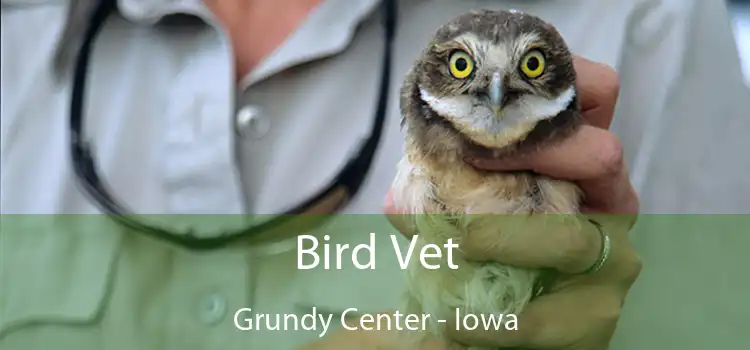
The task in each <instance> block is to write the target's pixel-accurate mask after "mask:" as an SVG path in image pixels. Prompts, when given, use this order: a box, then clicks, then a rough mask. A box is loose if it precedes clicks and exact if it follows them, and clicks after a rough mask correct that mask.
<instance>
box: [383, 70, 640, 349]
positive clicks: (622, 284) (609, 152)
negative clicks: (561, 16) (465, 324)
mask: <svg viewBox="0 0 750 350" xmlns="http://www.w3.org/2000/svg"><path fill="white" fill-rule="evenodd" d="M574 61H575V69H576V72H577V74H578V76H579V80H578V82H577V87H578V91H579V97H580V99H581V101H580V102H581V106H582V108H581V109H582V116H583V118H584V119H585V120H586V122H587V124H588V125H586V126H583V127H581V128H580V129H578V130H577V131H576V133H575V134H574V135H572V136H571V137H569V138H567V139H566V141H564V142H562V143H560V144H558V145H557V146H556V147H554V148H546V149H543V150H541V151H540V152H537V153H532V154H528V155H527V156H524V157H519V158H511V159H508V158H506V159H503V160H502V161H500V160H497V159H494V158H491V157H488V158H479V159H473V160H470V162H471V163H472V164H473V165H474V166H476V167H478V168H482V169H486V170H491V171H514V170H533V171H535V172H538V173H541V174H545V175H549V176H551V177H555V178H562V179H567V180H570V181H573V182H575V183H576V184H578V186H580V187H581V189H582V190H583V192H584V202H583V205H582V208H583V210H582V211H584V212H586V213H591V214H595V213H617V214H623V215H617V216H612V215H608V216H606V217H603V218H601V219H598V220H599V222H600V223H602V224H603V226H604V228H605V229H606V230H607V232H608V233H609V235H610V237H611V238H612V253H611V255H610V256H609V259H608V260H607V263H606V265H605V266H603V267H602V269H601V270H600V271H599V272H597V273H596V274H591V275H578V276H571V277H568V278H563V279H562V280H560V281H559V283H558V284H556V285H555V286H553V287H552V289H551V291H549V294H546V295H543V296H541V297H538V298H537V299H535V300H533V301H532V302H531V303H529V304H528V305H527V306H526V308H525V309H524V311H523V312H521V314H520V315H519V319H518V323H519V327H518V330H515V331H504V332H485V331H474V332H464V333H450V334H449V336H450V337H452V338H453V339H454V340H455V341H457V342H459V343H462V344H467V345H470V346H485V347H498V348H499V347H503V348H505V347H517V348H534V349H537V348H538V349H555V350H557V349H560V350H562V349H571V350H572V349H575V350H598V349H605V348H606V347H607V344H608V343H609V340H610V338H611V337H612V335H613V332H614V330H615V326H616V323H617V320H618V318H619V314H620V310H621V307H622V303H623V300H624V298H625V296H626V294H627V292H628V290H629V289H630V287H631V285H632V284H633V282H634V281H635V279H636V278H637V276H638V275H639V273H640V268H641V262H640V258H639V256H638V254H637V253H636V252H635V251H634V250H633V248H632V246H631V245H630V243H629V242H628V231H629V230H630V228H631V227H632V225H633V224H634V220H635V217H636V215H635V214H637V212H638V207H639V204H638V198H637V196H636V194H635V191H634V190H633V188H632V186H631V184H630V181H629V179H628V174H627V169H626V167H625V165H624V163H623V161H622V149H621V147H620V144H619V142H618V140H617V138H616V137H615V136H614V135H613V134H612V133H610V132H609V131H608V130H607V128H608V127H609V125H610V124H611V121H612V117H613V114H614V108H615V103H616V101H617V95H618V79H617V74H616V73H615V72H614V71H613V70H612V69H611V68H609V67H607V66H604V65H601V64H599V63H596V62H592V61H589V60H586V59H584V58H581V57H575V59H574ZM385 207H386V208H385V210H386V212H387V213H389V214H396V215H393V216H392V222H393V224H394V226H396V227H397V228H398V229H400V230H401V231H402V232H403V233H404V234H406V235H410V234H412V233H413V232H411V228H410V227H409V226H408V225H407V224H405V223H404V222H402V221H400V218H402V216H400V215H398V214H401V211H400V210H399V209H398V203H394V202H393V198H392V196H391V194H390V193H389V195H388V197H387V199H386V204H385ZM613 218H616V219H614V220H613ZM544 234H545V239H539V238H538V237H534V236H533V235H531V234H530V235H523V236H518V237H517V238H518V240H517V241H511V240H506V241H505V244H504V245H502V246H494V248H495V249H494V250H492V251H488V250H486V249H484V250H479V251H478V252H476V254H474V256H476V257H477V258H478V259H486V258H488V257H490V258H493V259H495V260H498V261H501V262H503V263H506V264H510V265H516V266H523V267H534V268H538V267H546V268H553V269H556V270H558V271H562V272H564V273H565V272H567V273H574V272H579V271H583V270H585V269H586V268H587V267H588V266H590V265H591V264H592V262H593V261H595V260H596V258H597V256H598V254H599V249H600V247H599V246H600V242H599V238H598V236H597V235H596V233H595V232H593V230H592V229H591V227H587V229H585V230H583V231H573V230H562V231H558V232H554V233H550V232H545V233H544ZM477 247H479V245H478V246H477ZM472 253H474V252H469V253H467V255H472Z"/></svg>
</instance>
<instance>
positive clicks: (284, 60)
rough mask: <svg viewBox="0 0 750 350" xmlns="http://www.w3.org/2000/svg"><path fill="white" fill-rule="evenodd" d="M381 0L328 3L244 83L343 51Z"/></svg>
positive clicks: (334, 0) (243, 83)
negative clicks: (359, 26) (358, 27)
mask: <svg viewBox="0 0 750 350" xmlns="http://www.w3.org/2000/svg"><path fill="white" fill-rule="evenodd" d="M379 3H380V0H325V1H323V2H322V3H321V4H320V5H318V7H317V8H315V9H314V10H313V11H312V12H311V13H310V15H309V16H308V17H307V19H306V20H305V21H304V22H303V23H302V24H301V25H300V26H299V28H297V30H296V31H295V32H294V33H293V34H292V35H291V36H290V37H289V38H288V39H287V40H286V41H285V42H284V43H283V44H282V45H281V46H280V47H279V48H277V49H276V50H275V51H274V52H272V53H271V54H270V55H269V56H268V57H266V58H265V59H264V60H263V61H262V62H260V64H258V66H257V67H255V68H254V69H253V70H252V71H251V72H250V73H249V74H248V75H247V76H245V77H244V78H243V79H242V81H241V83H240V87H241V88H246V87H247V86H249V85H252V84H254V83H256V82H258V81H260V80H263V79H265V78H267V77H269V76H271V75H273V74H276V73H278V72H280V71H282V70H284V69H287V68H290V67H292V66H295V65H298V64H301V63H304V62H308V61H312V60H315V59H320V58H323V57H326V56H330V55H333V54H336V53H338V52H341V51H343V50H344V49H345V48H346V47H347V46H348V45H349V43H350V42H351V40H352V37H353V36H354V32H355V31H356V29H357V26H358V25H359V24H360V23H361V22H362V21H363V20H364V19H365V18H366V17H367V16H368V15H369V14H371V13H372V11H373V10H374V9H375V7H376V6H377V5H378V4H379Z"/></svg>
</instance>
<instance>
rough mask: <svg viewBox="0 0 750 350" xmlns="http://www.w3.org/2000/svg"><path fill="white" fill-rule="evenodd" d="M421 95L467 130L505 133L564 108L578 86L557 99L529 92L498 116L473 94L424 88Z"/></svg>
mask: <svg viewBox="0 0 750 350" xmlns="http://www.w3.org/2000/svg"><path fill="white" fill-rule="evenodd" d="M419 92H420V95H421V98H422V100H423V101H424V102H426V103H427V104H428V105H429V106H430V108H432V110H434V111H435V113H437V114H439V115H440V116H441V117H443V118H446V119H448V120H450V121H451V122H453V123H455V124H457V126H458V127H460V128H462V129H465V130H466V131H481V132H483V133H488V132H489V133H492V134H501V133H503V132H504V131H506V130H508V129H511V128H513V127H515V126H516V125H518V124H528V123H536V122H539V121H542V120H545V119H549V118H552V117H554V116H556V115H558V114H559V113H560V112H562V111H564V110H565V109H566V108H567V107H568V105H569V104H570V103H571V101H572V100H573V98H574V97H575V94H576V91H575V88H574V87H570V88H568V89H567V90H565V91H563V93H562V94H560V95H559V96H557V97H556V98H553V99H546V98H544V97H541V96H537V95H527V96H524V97H522V98H520V99H519V100H518V101H516V102H515V103H513V104H511V105H509V106H507V107H505V109H504V110H503V112H502V114H501V115H500V116H499V117H498V116H495V115H494V114H493V113H492V111H491V110H490V109H489V108H488V107H487V106H485V105H483V104H479V103H477V101H476V99H475V98H474V97H472V96H469V95H460V96H446V97H436V96H434V95H432V94H430V93H429V92H428V91H427V90H425V89H422V88H420V90H419Z"/></svg>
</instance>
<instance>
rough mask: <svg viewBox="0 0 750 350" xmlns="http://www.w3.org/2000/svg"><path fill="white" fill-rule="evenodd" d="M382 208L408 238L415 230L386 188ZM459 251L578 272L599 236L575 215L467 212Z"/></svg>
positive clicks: (595, 253)
mask: <svg viewBox="0 0 750 350" xmlns="http://www.w3.org/2000/svg"><path fill="white" fill-rule="evenodd" d="M384 209H385V210H384V211H385V213H386V216H387V217H388V220H389V221H390V223H391V225H393V227H394V228H396V229H397V230H398V231H399V232H401V233H402V234H403V235H404V236H406V237H407V238H411V237H412V236H414V235H415V234H416V233H417V231H416V229H415V228H414V227H413V226H412V223H413V217H412V216H410V215H405V214H403V213H402V212H401V211H400V210H399V209H398V208H397V205H396V204H395V203H394V201H393V195H392V193H391V191H390V190H389V191H388V194H387V195H386V199H385V203H384ZM471 219H472V220H471V221H470V224H469V225H468V226H467V227H465V229H466V230H467V231H468V233H467V234H466V238H465V239H464V240H463V241H462V243H461V245H460V247H459V250H460V251H461V252H462V253H463V254H464V255H465V257H466V258H467V259H470V260H477V261H487V260H492V261H497V262H500V263H504V264H509V265H512V266H521V267H527V268H551V269H555V270H558V271H560V272H563V273H578V272H580V271H585V270H586V269H587V268H589V267H590V266H591V265H592V264H593V263H594V262H595V261H596V260H597V259H598V258H599V252H600V250H601V247H600V246H601V237H600V235H599V232H598V231H597V229H596V227H594V226H593V225H592V224H591V223H590V222H588V220H587V219H585V218H582V217H580V216H574V215H539V216H531V217H529V216H523V215H472V216H471Z"/></svg>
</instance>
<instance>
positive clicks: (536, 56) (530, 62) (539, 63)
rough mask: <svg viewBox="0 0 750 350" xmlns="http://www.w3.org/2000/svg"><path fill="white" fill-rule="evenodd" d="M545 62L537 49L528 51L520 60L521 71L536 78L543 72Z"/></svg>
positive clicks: (529, 76)
mask: <svg viewBox="0 0 750 350" xmlns="http://www.w3.org/2000/svg"><path fill="white" fill-rule="evenodd" d="M545 66H546V62H545V60H544V55H542V53H541V52H539V51H538V50H533V51H530V52H529V53H527V54H526V56H524V57H523V59H522V60H521V72H522V73H523V74H524V75H525V76H526V77H528V78H532V79H533V78H536V77H538V76H540V75H542V73H544V68H545Z"/></svg>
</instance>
